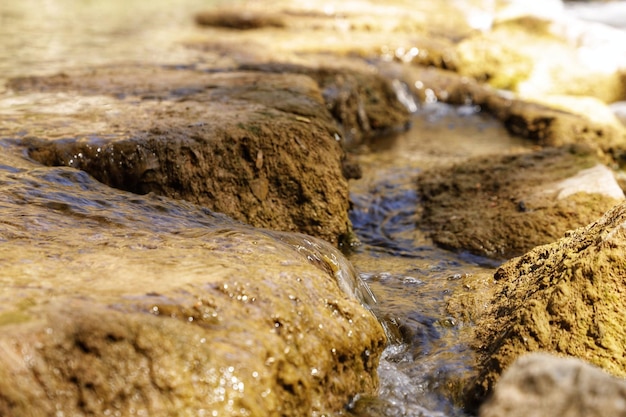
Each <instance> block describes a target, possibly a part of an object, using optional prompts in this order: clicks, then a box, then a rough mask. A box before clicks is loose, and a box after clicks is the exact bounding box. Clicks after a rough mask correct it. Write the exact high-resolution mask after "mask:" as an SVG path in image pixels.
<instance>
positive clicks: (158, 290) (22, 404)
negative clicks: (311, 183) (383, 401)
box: [0, 142, 386, 417]
mask: <svg viewBox="0 0 626 417" xmlns="http://www.w3.org/2000/svg"><path fill="white" fill-rule="evenodd" d="M2 146H3V153H2V155H0V184H1V185H2V193H1V196H0V205H1V206H2V210H3V218H2V228H0V242H2V255H1V256H0V257H1V258H2V265H3V268H2V271H1V272H0V283H1V285H0V288H1V290H0V300H2V303H1V306H0V328H1V329H2V331H1V332H0V352H1V353H2V354H1V355H0V414H2V415H4V416H34V417H37V416H49V415H72V416H85V415H109V414H111V415H131V414H137V415H150V416H169V415H180V416H191V415H194V416H197V415H203V414H206V415H229V416H251V415H254V416H261V415H263V416H265V415H268V416H279V415H280V416H302V415H315V414H320V415H321V414H326V413H332V412H335V411H338V410H341V409H342V408H343V407H344V406H345V405H346V403H347V402H348V401H349V399H350V398H351V397H352V396H354V395H356V394H358V393H362V392H366V393H372V392H373V391H374V390H375V389H376V386H377V374H376V368H377V364H378V358H379V356H380V354H381V351H382V349H383V348H384V346H385V342H386V339H385V335H384V332H383V329H382V328H381V326H380V324H379V323H378V321H377V320H376V318H375V317H374V316H373V315H372V314H371V313H370V312H369V311H368V310H367V309H365V308H364V307H363V306H362V305H361V303H360V301H359V299H360V298H361V296H365V298H368V296H369V294H368V293H367V291H366V287H365V286H364V285H363V284H362V283H361V282H360V281H359V279H358V276H357V275H356V274H355V273H354V271H353V270H351V269H350V267H349V264H348V263H347V261H346V260H345V259H344V258H343V257H342V256H341V254H340V253H338V252H337V251H336V250H335V249H333V248H332V247H331V246H330V245H328V244H326V243H324V242H322V241H321V240H317V239H315V238H312V237H307V236H304V235H299V234H288V233H279V232H269V231H267V230H260V229H253V228H251V227H249V226H245V225H243V224H240V223H237V222H234V221H233V220H230V219H228V218H227V217H225V216H223V215H220V214H215V213H212V212H210V211H208V210H207V209H205V208H201V207H199V206H196V205H193V204H191V203H188V202H183V201H176V200H172V199H169V198H165V197H159V196H156V195H154V194H152V195H149V196H139V195H134V194H130V193H126V192H122V191H118V190H114V189H112V188H109V187H107V186H105V185H103V184H101V183H99V182H97V181H95V180H94V179H93V178H91V177H90V176H89V175H88V174H86V173H85V172H84V171H79V170H76V169H74V168H71V167H57V168H48V167H42V166H40V165H38V164H35V163H32V162H29V161H26V160H25V159H22V158H21V157H18V156H16V155H15V154H14V153H13V151H14V150H15V149H14V148H13V147H12V146H9V145H7V144H6V143H4V142H3V143H2ZM341 288H344V289H345V290H346V291H345V292H344V291H342V290H341Z"/></svg>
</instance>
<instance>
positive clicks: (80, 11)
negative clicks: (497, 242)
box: [0, 0, 623, 417]
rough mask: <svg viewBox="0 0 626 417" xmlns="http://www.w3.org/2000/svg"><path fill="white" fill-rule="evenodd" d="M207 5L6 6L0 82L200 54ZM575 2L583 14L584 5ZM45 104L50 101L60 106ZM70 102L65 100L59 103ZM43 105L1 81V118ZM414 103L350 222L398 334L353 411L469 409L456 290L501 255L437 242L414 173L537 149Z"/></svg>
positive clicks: (134, 1)
mask: <svg viewBox="0 0 626 417" xmlns="http://www.w3.org/2000/svg"><path fill="white" fill-rule="evenodd" d="M618 3H622V4H623V2H618ZM209 4H218V2H212V3H207V2H206V1H202V0H185V1H184V2H178V3H177V5H176V7H175V8H174V7H172V6H171V2H168V1H166V0H159V1H152V2H142V1H138V0H130V1H129V0H125V1H109V2H80V1H75V0H56V1H52V0H50V1H45V2H38V1H35V0H24V1H20V2H4V3H3V4H2V5H0V45H2V46H3V47H2V48H0V83H2V84H3V82H4V81H5V80H7V79H9V78H11V77H15V76H23V75H47V74H55V73H58V72H60V71H63V70H67V69H70V68H85V67H91V66H98V65H115V64H121V63H134V64H142V63H146V64H147V63H149V64H158V65H168V66H175V65H184V64H188V63H190V62H196V61H197V60H201V58H200V56H201V53H200V52H199V51H198V50H196V49H193V48H184V47H181V44H182V43H183V42H186V41H189V40H190V39H196V38H198V37H201V36H202V31H201V29H200V28H198V27H196V26H195V25H193V23H192V22H193V21H192V16H193V15H194V13H196V12H198V11H201V10H203V9H205V8H206V7H207V6H208V5H209ZM573 9H575V13H576V14H578V15H580V14H581V13H583V12H582V11H581V10H582V9H581V8H580V7H578V6H577V7H576V8H573ZM594 10H596V9H594ZM598 20H602V19H600V18H598ZM46 100H48V101H47V102H46V103H45V105H46V106H53V105H55V103H51V102H50V101H49V100H51V99H50V98H47V99H46ZM67 103H68V100H66V99H65V98H60V99H59V103H58V104H59V105H60V106H66V105H67ZM34 105H37V102H36V100H34V101H33V102H25V103H24V102H22V103H17V104H16V102H15V101H14V100H13V99H12V97H11V96H10V93H8V92H7V91H3V88H2V87H0V115H1V114H3V113H7V112H9V111H11V112H15V111H19V109H20V108H21V109H24V111H28V110H29V107H30V106H34ZM16 109H18V110H16ZM411 110H412V111H413V115H412V123H411V127H410V129H408V130H407V131H406V132H403V133H401V134H395V135H392V136H387V137H383V138H380V139H378V140H376V141H374V142H372V143H371V144H369V145H368V148H366V149H362V150H360V151H359V152H358V155H357V159H358V161H359V163H360V164H361V166H362V169H363V177H362V178H361V179H358V180H352V182H351V184H350V198H351V201H352V204H353V208H352V210H351V212H350V219H351V221H352V224H353V226H354V230H355V233H356V235H357V236H358V238H359V240H360V242H361V244H360V245H358V246H355V247H353V248H351V250H350V251H348V252H349V253H348V256H349V259H350V260H351V262H352V263H353V264H354V266H355V267H356V268H357V270H358V272H359V274H360V276H361V277H362V278H363V279H364V280H365V281H366V282H367V283H368V284H369V285H370V287H371V288H372V291H373V293H374V295H375V296H376V298H377V305H376V306H375V307H374V310H375V313H376V314H377V316H378V317H379V319H380V320H383V321H388V322H390V323H392V324H393V325H394V326H395V327H397V328H398V329H399V331H398V333H397V334H395V335H394V337H393V338H392V339H393V340H391V343H390V346H389V347H388V348H387V350H386V351H385V354H384V355H383V359H382V361H381V364H380V367H379V373H380V379H381V387H380V390H379V395H378V396H377V397H375V398H357V399H355V400H354V401H353V403H352V404H350V405H349V407H348V409H347V411H346V413H347V414H349V415H358V416H366V415H367V416H371V415H379V416H385V417H399V416H425V417H460V416H465V415H466V414H465V412H464V411H463V410H462V409H460V408H459V407H458V406H456V405H455V404H454V401H453V399H451V398H449V396H448V393H449V392H450V391H451V390H450V387H446V384H450V383H452V382H451V381H456V380H459V379H462V376H463V375H464V373H466V372H468V371H469V370H470V369H471V367H472V365H473V360H474V358H473V355H472V352H471V350H470V349H469V347H468V345H467V340H468V334H469V332H470V331H471V323H464V322H460V321H459V320H458V319H456V318H454V317H451V315H450V314H449V312H448V311H447V310H446V298H447V296H448V295H449V294H450V293H451V292H453V291H455V290H458V289H459V287H460V286H461V285H462V278H463V277H464V276H466V275H478V274H484V275H489V274H492V273H493V271H494V270H495V268H496V267H497V266H498V265H499V261H498V260H493V259H487V258H481V257H477V256H475V255H471V254H469V253H452V252H449V251H446V250H443V249H439V248H437V247H436V246H435V245H433V244H432V242H431V241H430V240H429V239H428V237H427V235H426V234H425V233H424V232H422V231H420V230H418V229H417V227H416V220H417V217H418V216H419V204H420V196H419V195H417V192H416V186H415V181H416V178H417V175H418V174H419V173H420V172H421V171H422V170H424V169H427V168H430V167H433V166H437V165H440V164H444V163H450V162H456V161H460V160H463V159H465V158H467V157H469V156H478V155H487V154H493V153H498V154H503V153H507V152H520V151H524V150H525V149H530V147H531V145H530V144H529V143H527V142H526V141H524V140H522V139H519V138H516V137H513V136H511V135H510V134H509V133H508V132H507V131H506V129H504V127H503V126H502V125H501V123H500V122H498V121H497V120H495V119H494V118H492V117H491V116H489V115H485V114H483V113H481V112H480V109H479V108H476V107H474V106H472V105H467V106H450V105H447V104H444V103H439V102H437V101H436V100H432V101H430V102H427V103H415V106H414V107H413V108H412V109H411ZM0 127H1V125H0ZM468 291H471V289H468ZM444 388H445V389H444Z"/></svg>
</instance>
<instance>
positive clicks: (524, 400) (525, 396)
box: [479, 353, 626, 417]
mask: <svg viewBox="0 0 626 417" xmlns="http://www.w3.org/2000/svg"><path fill="white" fill-rule="evenodd" d="M479 415H480V417H500V416H507V417H552V416H562V417H604V416H624V415H626V381H625V380H623V379H618V378H615V377H611V376H610V375H608V374H607V373H605V372H603V371H602V370H600V369H598V368H596V367H594V366H591V365H589V364H587V363H585V362H584V361H582V360H579V359H575V358H563V357H558V356H554V355H548V354H545V353H533V354H528V355H524V356H522V357H521V358H519V359H518V360H516V361H515V362H514V363H513V364H512V365H511V366H510V367H509V368H508V369H507V370H506V371H505V372H504V374H503V375H502V378H501V379H500V380H499V381H498V384H497V385H496V388H495V389H494V392H493V395H492V396H491V398H490V399H489V400H488V401H487V402H486V403H485V404H483V406H482V407H481V409H480V414H479Z"/></svg>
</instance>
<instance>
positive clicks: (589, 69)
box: [457, 15, 626, 103]
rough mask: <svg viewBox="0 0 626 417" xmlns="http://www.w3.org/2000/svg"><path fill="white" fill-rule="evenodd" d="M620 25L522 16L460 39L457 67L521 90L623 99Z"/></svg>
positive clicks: (624, 64) (625, 91)
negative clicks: (612, 26) (618, 51)
mask: <svg viewBox="0 0 626 417" xmlns="http://www.w3.org/2000/svg"><path fill="white" fill-rule="evenodd" d="M625 39H626V35H624V33H623V32H622V31H619V30H616V29H611V28H608V27H603V26H601V25H597V24H593V23H586V22H582V21H578V20H575V19H567V18H557V17H556V16H552V17H551V18H546V17H536V16H531V15H529V16H521V17H517V18H513V19H506V20H501V21H497V22H496V23H494V26H493V28H492V30H491V31H489V32H484V33H482V34H480V35H477V36H473V37H468V38H466V39H464V40H463V41H462V42H460V43H459V45H458V48H457V52H458V70H459V73H460V74H462V75H466V76H471V77H473V78H476V79H478V80H481V81H485V82H488V83H489V84H490V85H492V86H494V87H496V88H501V89H507V90H511V91H515V92H519V93H522V94H532V95H543V94H568V95H581V96H590V97H596V98H599V99H601V100H603V101H605V102H607V103H610V102H613V101H618V100H620V99H623V98H624V96H625V95H626V89H625V86H624V81H623V77H622V71H623V69H624V68H625V67H626V60H625V58H624V54H619V53H615V51H617V50H623V45H624V40H625Z"/></svg>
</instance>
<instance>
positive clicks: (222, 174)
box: [4, 67, 351, 244]
mask: <svg viewBox="0 0 626 417" xmlns="http://www.w3.org/2000/svg"><path fill="white" fill-rule="evenodd" d="M10 87H11V88H12V89H14V90H15V91H17V92H20V93H21V94H27V93H31V94H32V93H34V92H37V93H39V92H44V93H46V94H57V95H56V96H55V99H56V100H60V101H61V102H63V101H68V102H75V101H77V100H79V98H80V97H84V96H87V97H94V96H96V97H99V96H102V95H106V96H113V97H115V98H114V99H108V100H107V101H106V103H104V105H100V103H97V102H96V103H94V104H93V105H89V104H88V103H89V101H88V99H86V100H84V101H83V103H86V104H85V105H82V106H80V107H78V108H76V107H74V106H70V107H69V108H70V110H69V111H67V110H62V111H61V112H60V113H56V111H57V110H55V109H58V108H65V107H64V106H63V103H59V104H56V107H55V106H52V107H53V108H51V107H47V106H46V105H45V104H44V105H43V106H41V107H40V108H38V109H37V110H33V109H30V110H29V112H28V113H27V114H23V113H22V114H19V115H18V116H16V118H15V119H14V124H13V125H12V126H11V128H10V129H9V131H8V132H7V131H6V130H5V132H4V133H5V135H8V136H9V137H10V136H11V135H17V134H18V133H17V132H20V131H21V133H20V135H21V137H25V141H26V142H27V144H28V147H29V155H30V156H31V157H32V158H34V159H36V160H38V161H39V162H41V163H43V164H45V165H67V166H71V167H74V168H78V169H82V170H84V171H86V172H88V173H90V174H92V175H93V176H94V177H95V178H96V179H98V180H100V181H102V182H104V183H105V184H108V185H111V186H113V187H116V188H120V189H123V190H127V191H132V192H135V193H139V194H146V193H150V192H153V193H156V194H159V195H164V196H169V197H173V198H177V199H184V200H187V201H190V202H193V203H197V204H202V205H204V206H206V207H208V208H210V209H212V210H215V211H219V212H221V213H225V214H227V215H229V216H231V217H233V218H235V219H238V220H241V221H244V222H246V223H249V224H251V225H254V226H257V227H268V228H272V229H276V230H287V231H299V232H303V233H307V234H310V235H315V236H318V237H321V238H323V239H325V240H328V241H330V242H332V243H334V244H338V243H339V242H342V241H349V240H350V239H351V227H350V223H349V220H348V217H347V211H348V190H347V181H346V179H345V178H344V176H343V175H342V161H343V159H344V153H343V150H342V148H341V144H340V143H339V139H340V136H339V133H340V128H339V127H338V126H337V124H336V123H335V121H334V120H333V118H332V117H331V115H330V113H329V112H328V111H327V109H326V105H325V102H324V99H323V97H322V95H321V92H320V90H319V89H318V86H317V84H316V83H315V81H314V80H313V79H311V78H310V77H307V76H305V75H298V74H288V73H286V74H270V73H260V72H250V71H247V72H222V73H209V74H207V73H203V72H200V71H193V70H180V69H161V68H146V67H142V68H121V69H117V68H116V69H106V68H103V69H98V70H94V71H90V72H80V73H77V74H71V75H67V74H61V75H57V76H52V77H39V78H32V77H30V78H29V77H26V78H21V79H15V80H13V81H12V82H11V83H10ZM61 91H62V92H63V93H62V94H66V95H68V94H70V95H75V96H69V95H68V96H65V97H61V98H59V95H60V94H61V93H60V92H61ZM53 101H54V100H53ZM103 107H104V108H105V109H106V111H104V112H103ZM33 118H37V120H38V122H37V123H34V124H33V126H31V127H29V128H28V129H27V130H26V132H24V131H23V130H22V129H23V126H24V122H26V121H29V120H32V119H33ZM68 124H70V125H71V126H72V129H71V132H68V129H67V126H68ZM66 134H69V135H71V136H69V137H68V136H65V135H66Z"/></svg>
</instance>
